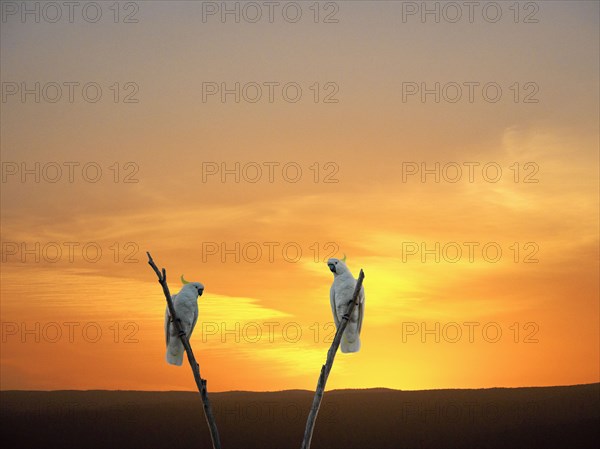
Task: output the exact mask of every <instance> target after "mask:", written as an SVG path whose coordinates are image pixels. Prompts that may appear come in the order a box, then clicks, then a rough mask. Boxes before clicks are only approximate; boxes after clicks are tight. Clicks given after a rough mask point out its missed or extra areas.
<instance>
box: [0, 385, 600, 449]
mask: <svg viewBox="0 0 600 449" xmlns="http://www.w3.org/2000/svg"><path fill="white" fill-rule="evenodd" d="M209 394H210V399H211V402H212V404H213V409H214V413H215V419H216V421H217V425H218V427H219V433H220V435H221V442H222V445H223V448H240V449H251V448H257V449H258V448H279V449H286V448H298V447H300V443H301V442H302V435H303V431H304V426H305V424H306V418H307V416H308V411H309V407H310V404H311V401H312V396H313V394H314V392H312V391H308V390H284V391H274V392H250V391H230V392H220V393H209ZM0 398H1V404H0V417H1V421H2V432H1V435H0V437H1V439H2V441H3V442H4V443H7V442H9V443H10V445H11V448H29V447H31V448H34V447H35V448H42V447H61V448H62V447H65V448H71V447H72V448H101V447H111V448H120V447H124V448H125V447H126V448H165V447H169V448H192V447H193V448H197V447H206V448H208V447H210V437H209V434H208V428H207V426H206V422H205V419H204V416H203V414H202V403H201V400H200V397H199V394H198V393H197V392H193V391H189V392H183V391H164V392H158V391H125V390H122V391H118V390H117V391H106V390H87V391H76V390H60V391H16V390H12V391H1V392H0ZM599 424H600V383H593V384H583V385H572V386H554V387H522V388H486V389H444V390H421V391H402V390H392V389H387V388H370V389H352V390H329V391H327V392H326V393H325V396H324V398H323V404H322V407H321V411H320V413H319V416H318V418H317V423H316V427H315V432H314V436H313V442H312V447H313V448H314V449H318V448H338V447H339V448H344V449H350V448H382V449H384V448H446V447H448V448H471V447H478V448H501V447H507V448H508V447H510V448H515V447H528V448H548V447H565V448H574V447H578V448H581V447H597V444H598V442H599V441H600V425H599Z"/></svg>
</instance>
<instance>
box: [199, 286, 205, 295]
mask: <svg viewBox="0 0 600 449" xmlns="http://www.w3.org/2000/svg"><path fill="white" fill-rule="evenodd" d="M202 293H204V289H203V288H202V289H200V290H198V296H202Z"/></svg>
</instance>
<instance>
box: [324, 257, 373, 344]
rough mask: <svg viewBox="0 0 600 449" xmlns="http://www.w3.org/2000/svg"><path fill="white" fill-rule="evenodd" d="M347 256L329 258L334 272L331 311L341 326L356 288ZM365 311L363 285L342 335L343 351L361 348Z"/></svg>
mask: <svg viewBox="0 0 600 449" xmlns="http://www.w3.org/2000/svg"><path fill="white" fill-rule="evenodd" d="M345 261H346V256H344V258H343V259H341V260H340V259H329V260H328V261H327V266H328V267H329V269H330V270H331V271H332V272H333V284H331V290H330V291H329V300H330V302H331V312H332V313H333V320H334V321H335V326H336V327H339V326H340V323H341V322H342V318H343V316H344V314H345V313H346V310H347V309H348V304H350V301H352V295H353V294H354V289H355V288H356V279H354V276H352V273H350V270H349V269H348V267H347V266H346V263H345ZM364 311H365V289H364V287H362V286H361V288H360V293H359V294H358V304H357V305H356V306H355V307H354V310H353V311H352V315H351V316H350V319H349V320H348V325H347V326H346V329H345V330H344V334H343V335H342V341H341V345H340V346H341V348H342V352H344V353H348V352H358V351H359V350H360V330H361V328H362V322H363V315H364Z"/></svg>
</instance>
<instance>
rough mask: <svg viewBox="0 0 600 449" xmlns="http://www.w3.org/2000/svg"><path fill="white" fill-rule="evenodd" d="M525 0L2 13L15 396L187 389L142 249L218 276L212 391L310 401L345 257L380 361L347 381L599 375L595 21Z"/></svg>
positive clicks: (173, 268) (4, 188)
mask: <svg viewBox="0 0 600 449" xmlns="http://www.w3.org/2000/svg"><path fill="white" fill-rule="evenodd" d="M34 3H35V2H31V5H33V4H34ZM205 3H206V2H205ZM284 3H285V2H283V3H282V4H284ZM434 3H435V2H430V3H428V5H429V6H430V7H431V8H435V4H434ZM484 3H486V2H484ZM525 3H526V2H521V3H520V4H519V8H518V11H517V12H518V14H517V16H518V17H516V16H515V11H514V9H513V10H511V9H509V7H510V5H512V4H513V2H499V4H500V5H501V14H502V15H501V17H500V18H498V20H497V21H495V22H493V21H491V20H490V17H491V16H492V12H491V11H487V12H486V14H487V15H486V16H484V15H483V13H482V11H481V10H475V11H474V13H473V17H472V19H473V20H472V21H470V20H469V19H468V17H467V16H468V14H467V11H462V14H463V17H462V18H461V19H459V20H456V21H455V22H454V23H453V22H452V21H450V20H448V18H451V16H450V14H451V13H453V12H452V11H450V10H447V9H444V10H443V9H440V18H439V23H436V21H435V18H434V17H433V16H425V20H422V16H421V15H420V11H418V12H417V13H415V14H414V15H413V14H409V10H407V9H406V3H404V4H403V3H402V2H364V1H353V2H337V3H335V4H332V3H330V4H326V3H321V4H317V7H315V5H314V2H298V5H299V8H300V11H301V12H302V16H301V17H300V18H299V19H298V20H297V21H296V22H295V23H292V22H291V21H290V20H289V19H290V17H292V16H293V14H295V13H294V11H291V10H290V11H287V14H288V15H287V16H284V15H283V14H282V12H281V11H280V10H276V11H274V13H273V20H272V23H271V21H269V19H268V17H267V16H268V14H267V9H266V8H267V7H266V6H265V5H264V2H257V3H256V4H258V5H259V6H260V7H261V8H263V11H262V14H263V16H262V18H261V19H260V20H258V21H256V23H252V22H251V20H249V18H252V17H254V16H250V14H251V13H252V14H254V12H255V11H254V12H253V11H251V10H249V9H245V10H242V9H240V11H241V12H240V17H239V19H240V20H239V23H238V22H236V20H235V16H232V15H229V16H225V20H222V18H221V15H220V12H217V13H215V14H214V15H206V12H207V11H206V10H204V13H205V16H204V17H203V4H202V2H160V1H155V2H138V3H137V5H138V8H137V9H136V10H133V9H132V10H126V9H125V4H124V3H122V4H120V5H119V7H120V8H121V9H120V10H119V11H118V12H119V16H118V18H117V19H118V20H117V21H116V22H117V23H115V16H114V14H115V11H114V10H111V9H109V6H110V5H111V4H112V2H110V3H101V5H102V9H101V12H102V16H101V18H100V19H98V21H97V22H95V23H93V22H91V21H88V20H86V18H87V19H89V18H90V17H91V16H92V12H90V11H88V12H87V14H88V16H86V17H82V12H81V11H75V12H74V16H73V21H72V23H71V22H70V21H69V20H68V14H67V11H62V14H63V16H62V17H61V19H60V20H57V21H56V22H54V23H53V22H52V20H48V19H52V18H53V17H54V11H50V10H46V11H45V14H46V15H45V16H44V15H43V14H42V13H43V11H40V20H39V23H37V22H36V21H35V20H34V17H33V16H27V15H26V16H25V19H27V20H22V16H21V15H20V14H21V11H18V12H16V13H14V14H13V13H12V11H10V10H9V11H6V10H3V18H2V23H1V24H0V26H1V34H0V37H1V39H0V40H1V60H2V64H1V73H0V74H1V79H2V94H3V97H2V103H1V125H0V131H1V142H0V143H1V156H2V164H3V165H2V183H1V219H2V220H1V232H2V237H1V240H2V264H1V268H2V271H1V306H0V311H1V320H2V329H1V330H2V336H1V337H2V342H1V355H0V363H1V367H0V374H1V385H0V387H1V388H2V389H4V390H7V389H32V390H38V389H41V390H53V389H135V390H193V389H194V383H193V378H192V374H191V372H190V369H189V367H188V366H183V367H181V368H177V367H173V366H169V365H167V363H166V362H165V354H164V334H163V319H164V308H165V299H164V296H163V294H162V291H161V289H160V286H159V284H158V283H157V280H156V276H155V274H154V273H153V272H152V270H151V268H150V267H149V266H148V265H147V263H146V262H147V259H146V256H145V252H146V251H150V252H151V253H152V256H153V258H154V260H155V261H156V263H157V264H158V265H159V266H160V267H165V268H166V269H167V275H168V281H169V285H170V287H171V291H172V292H176V291H178V289H179V288H180V283H179V281H178V278H179V276H180V275H181V274H182V273H183V274H185V276H186V278H187V279H188V280H190V281H200V282H203V283H204V284H205V287H206V290H205V294H204V296H202V297H201V298H200V301H199V308H200V318H199V323H198V325H197V326H196V330H195V332H194V335H193V337H192V339H191V342H192V345H193V347H194V350H195V353H196V357H197V358H198V360H199V361H200V366H201V370H202V375H203V377H206V378H207V379H208V387H209V390H210V391H226V390H258V391H262V390H282V389H293V388H303V389H314V387H315V385H316V381H317V377H318V374H319V371H320V366H321V365H322V364H323V363H324V361H325V356H326V351H327V349H328V347H329V343H328V341H329V340H328V338H330V336H331V334H332V329H333V328H332V324H331V321H332V317H331V310H330V306H329V288H330V285H331V282H332V279H333V276H332V274H331V273H330V272H329V270H328V269H327V266H326V264H325V263H324V262H325V260H326V259H327V257H331V256H335V257H342V256H343V254H346V255H347V263H348V266H349V267H350V269H351V271H352V272H353V273H354V275H355V276H357V275H358V272H359V270H360V269H361V268H362V269H364V271H365V275H366V278H365V281H364V286H365V291H366V312H365V319H364V323H363V329H362V336H361V339H362V349H361V351H360V352H359V353H357V354H350V355H346V354H338V357H337V358H336V362H335V365H334V368H333V371H332V375H331V377H330V378H329V382H328V388H369V387H388V388H396V389H430V388H480V387H495V386H509V387H516V386H530V385H564V384H578V383H590V382H598V381H599V377H600V374H599V332H600V330H599V284H598V272H599V266H598V265H599V263H598V260H599V258H598V255H599V253H598V238H599V210H598V207H599V206H598V204H599V198H598V187H599V185H598V163H599V160H598V154H599V153H598V150H599V148H598V145H599V140H598V139H599V122H600V121H599V107H598V105H599V85H598V80H599V73H600V70H599V54H600V51H599V50H600V49H599V41H600V39H599V17H600V14H599V3H598V2H593V1H589V2H588V1H584V2H571V1H569V2H561V1H552V2H537V3H535V4H536V5H537V9H535V10H534V9H526V5H525ZM530 3H532V2H530ZM17 4H18V5H19V4H21V2H17ZM415 4H416V5H417V6H419V5H420V4H421V2H417V3H415ZM28 5H29V4H28ZM216 5H217V6H219V5H220V2H217V3H216ZM229 5H230V6H231V8H235V6H234V2H231V3H229ZM240 5H241V6H239V7H240V8H242V7H243V6H244V5H245V4H244V3H241V4H240ZM331 5H337V6H335V7H334V6H331ZM439 5H440V4H438V8H441V6H439ZM205 7H206V6H204V8H205ZM3 8H4V6H3ZM31 8H34V6H31ZM311 8H312V9H311ZM513 8H514V6H513ZM315 9H316V11H315ZM243 11H245V14H246V15H245V16H244V15H243V14H242V12H243ZM316 12H318V13H319V15H318V18H317V20H316V22H317V23H315V14H316ZM129 14H132V15H129ZM444 14H445V15H444ZM125 17H129V18H130V19H132V18H134V19H135V20H137V23H130V22H125ZM294 17H295V16H294ZM326 17H327V18H328V19H327V20H326ZM452 17H454V16H452ZM526 17H527V18H528V19H527V20H526V19H525V18H526ZM332 20H337V22H332ZM534 20H535V21H534ZM36 82H38V83H40V84H39V86H40V87H39V91H38V94H39V98H38V100H39V102H36V95H38V94H36V93H35V90H36V87H35V83H36ZM64 83H79V84H64ZM87 83H96V84H93V85H92V87H91V88H90V89H91V90H88V91H86V95H88V96H87V97H85V98H84V93H83V92H82V86H83V85H86V84H87ZM115 83H116V84H115ZM128 83H130V84H128ZM206 83H211V84H206ZM235 83H240V91H239V96H240V98H239V102H236V101H235V93H230V94H227V95H225V98H224V101H223V99H222V97H221V92H220V89H221V88H222V87H224V88H226V89H231V90H233V91H235ZM265 83H267V84H265ZM271 83H277V84H271ZM288 83H292V84H290V86H292V87H291V89H292V90H287V91H285V92H284V91H283V86H284V85H286V84H288ZM315 83H317V84H315ZM436 83H440V84H439V86H440V87H439V91H438V94H439V98H438V101H437V102H436V98H435V95H436V94H435V86H436ZM465 83H466V84H465ZM490 83H491V84H490ZM488 84H489V86H491V87H489V86H488V87H489V89H488V90H487V91H486V92H485V94H484V93H483V87H482V86H484V85H488ZM56 85H58V86H61V89H62V91H61V92H62V96H61V97H60V98H58V100H56V101H55V102H53V101H54V100H55V99H56V98H57V90H56ZM69 85H71V86H74V87H73V89H74V90H73V98H72V101H70V100H69V95H68V87H67V86H69ZM97 86H99V87H100V89H101V93H102V96H101V97H100V98H98V100H97V101H95V102H92V101H89V98H90V97H94V96H95V90H94V89H96V87H97ZM215 86H216V88H217V89H219V92H217V93H216V94H214V95H212V94H210V93H211V92H212V91H209V90H208V89H211V88H215ZM257 86H258V87H257ZM269 86H273V91H272V94H273V97H272V101H270V99H269ZM457 86H458V89H461V90H460V93H461V94H462V96H461V97H460V99H457V97H456V95H457V92H458V91H457ZM468 86H474V87H473V89H474V92H473V97H472V98H471V99H470V98H469V88H468ZM498 86H499V87H500V89H501V93H499V91H498V90H497V87H498ZM288 87H289V86H288ZM298 87H299V88H300V89H301V97H299V98H298V99H297V101H296V102H292V101H291V100H290V98H291V97H293V96H295V92H297V89H298ZM414 88H417V89H419V91H418V92H417V93H414V94H412V93H411V92H412V91H410V90H409V89H414ZM422 88H425V89H429V90H430V91H432V92H434V93H429V94H427V95H425V97H424V98H423V97H422V96H421V93H422V92H421V89H422ZM15 89H17V90H16V91H15ZM26 89H29V90H30V91H33V92H34V93H29V94H26V93H23V90H26ZM258 89H261V91H260V92H262V97H261V98H260V99H258V100H257V101H256V102H252V101H253V100H254V99H256V95H257V92H258ZM286 89H287V88H286ZM294 89H296V91H294ZM284 93H285V94H286V95H288V97H285V96H284ZM486 95H487V96H486ZM290 96H291V97H290ZM492 97H493V99H494V100H495V102H493V101H490V98H492ZM94 98H95V97H94ZM286 98H287V99H286ZM133 100H137V101H135V102H134V101H133ZM333 100H335V101H333ZM454 100H456V101H454ZM471 100H472V101H471ZM36 163H38V164H39V165H38V166H37V167H38V168H37V169H36V165H35V164H36ZM69 164H71V165H69ZM86 164H88V165H86ZM115 164H116V165H115ZM222 164H225V168H226V169H229V170H231V171H232V173H230V174H228V175H227V174H226V175H225V178H224V179H223V178H222V177H221V175H222V173H221V169H222V168H223V167H222ZM236 164H239V171H238V175H239V182H236V179H235V177H236V174H235V171H236ZM286 164H287V165H286ZM422 164H425V166H423V165H422ZM436 164H439V165H437V166H436ZM69 166H70V167H73V168H72V170H73V172H72V175H73V178H72V182H70V180H69V169H68V167H69ZM84 166H85V167H86V168H85V170H84V168H83V167H84ZM57 167H58V168H59V169H60V170H61V172H58V171H57ZM117 167H118V170H117ZM257 167H258V168H259V169H260V170H261V172H258V171H257ZM269 167H272V170H273V172H272V176H273V177H272V179H271V180H272V182H271V180H270V179H269ZM436 167H439V171H438V175H439V179H438V180H436V173H435V172H436ZM457 167H458V169H460V170H461V175H462V176H461V177H460V179H457V178H458V176H457V173H458V172H457ZM469 167H471V168H472V170H473V171H472V173H469ZM484 167H485V168H484ZM98 168H99V169H100V170H101V172H99V171H98ZM423 168H425V169H428V170H430V172H429V174H426V175H425V177H424V179H423V178H422V176H421V175H422V174H423V173H422V169H423ZM23 169H25V170H30V173H29V174H27V173H23ZM36 170H37V174H36ZM211 170H213V171H214V170H219V172H218V173H216V174H212V171H211ZM415 171H416V173H414V174H413V172H415ZM470 174H471V175H472V178H471V179H470V177H469V175H470ZM38 175H39V180H36V179H35V178H36V176H38ZM93 180H94V181H96V182H92V181H93ZM36 181H39V182H36ZM52 181H56V182H52ZM115 181H116V182H115ZM126 181H137V182H126ZM250 181H256V182H250ZM292 181H296V182H292ZM326 181H332V182H326ZM423 181H424V182H423ZM436 181H438V182H436ZM36 245H37V246H36ZM236 245H238V246H236ZM84 247H85V248H86V250H85V251H84V250H83V248H84ZM57 248H58V249H60V252H57ZM69 248H71V251H72V252H71V253H70V252H69ZM270 248H271V249H272V254H270ZM284 248H285V250H284ZM436 248H438V249H436ZM484 248H485V250H484ZM24 249H25V251H23V250H24ZM98 249H100V251H101V254H98V255H96V251H97V250H98ZM223 249H225V250H226V251H223ZM423 249H425V251H423ZM257 250H260V253H259V252H257ZM498 250H500V251H501V253H499V252H498ZM228 251H229V252H228ZM457 251H460V252H457ZM470 251H472V253H470ZM436 257H437V258H438V259H439V260H436ZM36 259H37V260H36ZM96 259H97V260H96ZM236 259H237V260H236Z"/></svg>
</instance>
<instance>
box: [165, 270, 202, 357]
mask: <svg viewBox="0 0 600 449" xmlns="http://www.w3.org/2000/svg"><path fill="white" fill-rule="evenodd" d="M181 282H182V283H183V287H182V289H181V290H179V293H177V294H176V295H171V299H172V300H173V307H174V308H175V314H176V315H177V318H179V319H180V320H181V326H182V328H183V331H184V332H185V334H186V335H187V338H188V339H189V338H190V337H191V336H192V332H193V331H194V326H196V321H198V297H199V296H202V293H203V292H204V285H202V284H201V283H200V282H188V281H186V280H185V279H184V278H183V275H181ZM165 337H166V339H167V362H168V363H170V364H171V365H177V366H181V364H182V362H183V354H184V352H185V349H184V347H183V343H181V339H180V338H179V335H177V330H176V328H175V326H174V325H173V323H172V322H171V314H170V313H169V307H168V306H167V310H166V311H165Z"/></svg>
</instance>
